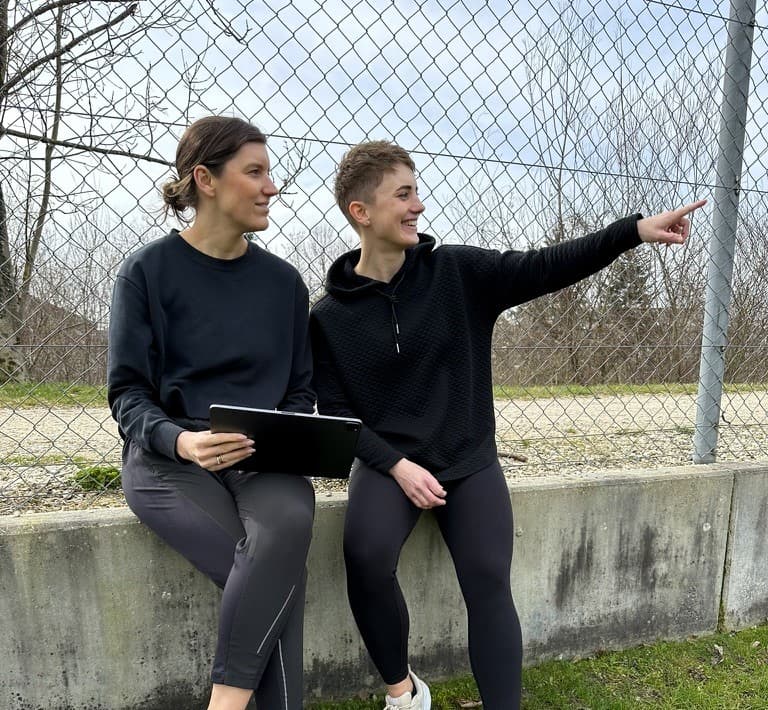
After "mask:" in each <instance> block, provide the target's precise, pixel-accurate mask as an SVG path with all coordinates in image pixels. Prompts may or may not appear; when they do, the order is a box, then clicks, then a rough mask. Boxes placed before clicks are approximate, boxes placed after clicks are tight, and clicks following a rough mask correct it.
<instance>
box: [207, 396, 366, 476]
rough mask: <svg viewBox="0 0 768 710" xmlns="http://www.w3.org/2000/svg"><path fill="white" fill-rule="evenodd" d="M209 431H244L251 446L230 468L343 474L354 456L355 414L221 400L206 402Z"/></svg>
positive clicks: (310, 473)
mask: <svg viewBox="0 0 768 710" xmlns="http://www.w3.org/2000/svg"><path fill="white" fill-rule="evenodd" d="M210 416H211V431H212V432H236V433H238V434H247V435H248V437H249V438H251V439H253V441H254V444H253V446H254V448H255V449H256V451H255V452H254V453H253V454H251V456H249V457H248V458H247V459H244V460H243V461H239V462H238V463H237V464H235V466H234V468H237V469H240V470H243V471H262V472H265V473H266V472H271V473H292V474H298V475H301V476H318V477H323V478H347V477H348V476H349V470H350V468H351V467H352V460H353V459H354V456H355V447H356V446H357V437H358V435H359V434H360V427H361V422H360V420H359V419H353V418H347V417H329V416H324V415H320V414H297V413H295V412H281V411H278V410H276V409H253V408H250V407H235V406H231V405H225V404H212V405H211V406H210Z"/></svg>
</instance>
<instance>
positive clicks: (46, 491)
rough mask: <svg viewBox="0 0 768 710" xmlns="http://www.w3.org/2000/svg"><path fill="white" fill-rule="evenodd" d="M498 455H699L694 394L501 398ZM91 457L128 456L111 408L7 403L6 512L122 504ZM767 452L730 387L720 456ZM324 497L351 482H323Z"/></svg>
mask: <svg viewBox="0 0 768 710" xmlns="http://www.w3.org/2000/svg"><path fill="white" fill-rule="evenodd" d="M496 408H497V430H498V439H499V452H500V454H501V456H502V463H503V464H504V468H505V473H506V474H507V477H508V478H509V479H510V480H520V479H524V478H526V477H531V476H557V477H558V478H561V479H569V478H578V477H579V476H580V475H583V473H584V472H585V471H593V470H595V469H596V468H597V469H605V470H616V471H621V470H625V469H628V468H639V467H659V466H668V465H675V464H683V463H688V462H690V458H691V450H692V434H693V427H694V422H695V416H696V415H695V396H694V395H647V394H642V395H623V396H607V395H600V396H591V397H573V398H558V399H543V398H542V399H535V400H498V401H497V402H496ZM73 458H74V459H75V460H76V461H80V462H82V463H102V462H107V463H113V464H116V465H118V464H119V461H120V442H119V439H118V436H117V427H116V426H115V423H114V421H113V420H112V418H111V416H110V413H109V410H108V409H106V408H89V409H83V408H66V409H63V408H62V409H56V410H53V411H51V410H49V409H46V408H42V407H38V408H30V409H19V410H13V409H7V408H5V409H2V408H0V515H2V514H12V513H18V512H23V511H32V510H34V511H40V510H61V509H72V508H92V507H105V506H113V505H123V504H124V501H123V498H122V494H121V493H120V492H99V493H93V492H83V491H80V490H79V489H77V488H76V487H74V486H73V485H72V483H71V482H70V479H71V477H72V475H73V474H74V472H75V470H76V469H77V465H76V464H72V463H71V461H72V459H73ZM761 458H763V459H764V458H768V392H766V391H755V392H749V393H734V394H727V395H725V396H724V400H723V412H722V425H721V432H720V440H719V445H718V460H720V461H739V460H753V459H761ZM316 487H317V489H318V495H319V496H321V497H322V495H323V494H324V493H329V492H331V491H338V490H339V489H343V488H344V483H343V482H339V481H325V480H318V481H316Z"/></svg>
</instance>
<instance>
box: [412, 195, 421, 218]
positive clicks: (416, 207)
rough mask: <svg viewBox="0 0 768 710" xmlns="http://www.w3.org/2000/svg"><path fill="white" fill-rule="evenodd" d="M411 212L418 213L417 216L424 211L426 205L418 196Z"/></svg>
mask: <svg viewBox="0 0 768 710" xmlns="http://www.w3.org/2000/svg"><path fill="white" fill-rule="evenodd" d="M411 210H413V211H414V212H416V214H421V213H422V212H423V211H424V204H423V203H422V201H421V200H420V199H419V196H418V195H416V196H415V197H414V200H413V204H412V205H411Z"/></svg>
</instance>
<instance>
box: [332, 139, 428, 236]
mask: <svg viewBox="0 0 768 710" xmlns="http://www.w3.org/2000/svg"><path fill="white" fill-rule="evenodd" d="M398 165H405V166H407V167H409V168H410V169H411V170H416V165H415V164H414V162H413V160H412V159H411V156H410V155H408V151H406V150H405V149H404V148H401V147H400V146H399V145H397V144H395V143H391V142H390V141H369V142H367V143H359V144H358V145H356V146H355V147H354V148H351V149H350V150H349V151H347V153H345V155H344V157H343V158H342V159H341V163H339V168H338V170H337V171H336V181H335V183H334V193H335V196H336V203H337V204H338V205H339V209H341V211H342V213H343V214H344V216H345V217H346V218H347V221H348V222H349V223H350V224H351V225H352V226H353V227H355V229H357V226H356V224H355V221H354V220H353V219H352V216H351V215H350V214H349V203H350V202H355V201H358V200H359V201H360V202H368V203H370V202H371V200H372V199H373V192H374V190H376V188H377V187H378V186H379V185H381V181H382V180H383V179H384V175H385V173H388V172H392V171H393V170H394V169H395V168H396V167H397V166H398Z"/></svg>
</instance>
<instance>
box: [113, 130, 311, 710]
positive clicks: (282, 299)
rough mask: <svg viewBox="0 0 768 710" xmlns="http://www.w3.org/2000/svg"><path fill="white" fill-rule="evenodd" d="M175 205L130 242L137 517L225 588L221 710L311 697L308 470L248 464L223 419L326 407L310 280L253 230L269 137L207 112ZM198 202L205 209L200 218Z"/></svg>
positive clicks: (124, 322) (128, 332) (169, 195)
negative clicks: (246, 410) (307, 685)
mask: <svg viewBox="0 0 768 710" xmlns="http://www.w3.org/2000/svg"><path fill="white" fill-rule="evenodd" d="M176 170H177V171H178V179H174V180H171V181H170V182H168V183H166V184H165V185H164V186H163V197H164V201H165V204H166V210H167V211H172V212H173V213H175V215H176V216H177V217H178V218H180V219H181V221H182V222H184V223H186V224H187V226H186V227H185V228H184V229H182V230H181V231H177V230H175V229H172V230H171V231H170V232H169V233H168V234H166V235H165V236H163V237H161V238H159V239H157V240H155V241H153V242H151V243H149V244H147V245H146V246H144V247H142V248H141V249H139V250H137V251H136V252H134V253H133V254H131V255H130V256H129V257H128V258H127V259H126V260H125V262H124V263H123V264H122V266H121V268H120V271H119V273H118V275H117V279H116V281H115V287H114V293H113V300H112V311H111V317H110V328H109V365H108V397H109V404H110V407H111V409H112V415H113V416H114V418H115V420H116V421H117V423H118V428H119V431H120V435H121V437H122V438H123V440H124V445H123V469H122V482H123V489H124V491H125V497H126V500H127V502H128V505H129V506H130V507H131V510H133V512H134V513H135V514H136V515H137V516H138V518H139V519H140V520H141V521H142V522H143V523H144V524H146V525H147V526H148V527H149V528H151V529H152V530H153V531H154V532H155V533H157V534H158V535H159V536H160V537H161V538H162V539H163V540H165V541H166V542H167V543H168V544H169V545H170V546H171V547H173V548H174V549H175V550H177V551H178V552H179V553H181V554H182V555H183V556H184V557H186V558H187V559H188V560H189V561H190V562H191V563H192V564H193V565H195V566H196V567H197V568H198V569H199V570H201V571H202V572H203V573H205V574H206V575H207V576H208V577H210V579H211V580H213V582H214V583H215V584H216V585H217V586H219V587H220V588H221V589H222V590H223V594H222V598H221V611H220V620H219V629H218V644H217V648H216V656H215V659H214V662H213V671H212V680H213V689H212V692H211V698H210V703H209V705H208V708H209V710H242V709H243V708H245V707H246V705H247V704H248V702H249V700H250V698H251V696H252V695H254V694H255V697H256V703H257V706H258V707H259V708H262V709H263V710H278V709H279V710H298V709H299V708H301V707H303V701H302V685H303V678H302V629H303V611H304V587H305V579H306V572H305V563H306V555H307V551H308V548H309V543H310V538H311V530H312V521H313V515H314V492H313V489H312V486H311V484H310V482H309V481H308V480H307V479H305V478H303V477H301V476H291V475H283V474H275V473H270V472H268V471H265V472H258V473H246V472H243V471H240V470H238V467H237V464H238V463H239V462H240V461H242V460H243V459H245V458H246V457H247V456H249V455H250V454H251V453H252V452H253V450H254V449H253V442H252V441H251V440H249V439H248V438H247V437H246V436H244V435H242V434H234V433H216V434H213V433H211V431H209V422H208V408H209V405H210V404H211V403H213V402H217V403H224V404H239V405H247V406H253V407H260V408H265V409H282V410H289V411H294V412H311V411H312V410H313V405H314V394H313V392H312V390H311V388H310V380H311V376H312V364H311V352H310V347H309V341H308V336H307V321H308V295H307V289H306V287H305V286H304V284H303V283H302V280H301V278H300V276H299V274H298V273H297V272H296V270H295V269H294V268H293V267H292V266H290V265H289V264H288V263H286V262H285V261H283V260H282V259H280V258H278V257H276V256H274V255H272V254H269V253H267V252H266V251H264V250H263V249H261V248H259V247H258V246H257V245H256V244H254V243H253V242H251V241H249V240H247V239H246V238H245V236H244V235H245V233H247V232H256V231H260V230H264V229H266V228H267V226H268V224H269V222H268V215H269V203H270V200H271V199H272V198H273V197H274V196H275V195H276V194H277V189H276V188H275V185H274V183H273V182H272V180H271V178H270V175H269V156H268V155H267V150H266V138H265V136H264V134H263V133H262V132H261V131H259V130H258V129H257V128H255V127H254V126H252V125H250V124H249V123H246V122H245V121H242V120H240V119H237V118H224V117H218V116H212V117H208V118H203V119H200V120H199V121H196V122H195V123H193V124H192V125H191V126H189V128H187V130H186V131H185V133H184V135H183V136H182V138H181V140H180V142H179V145H178V149H177V151H176ZM189 213H192V215H191V216H192V217H193V219H187V216H188V214H189Z"/></svg>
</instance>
